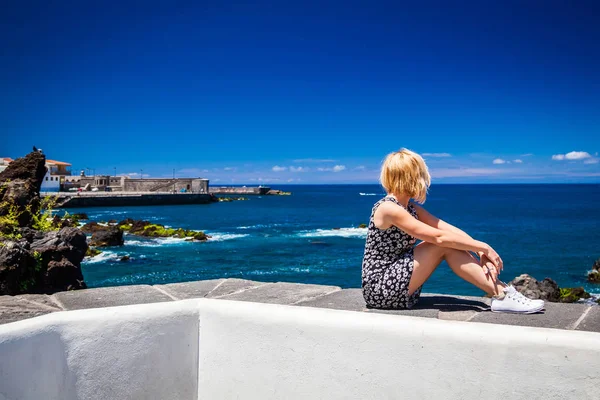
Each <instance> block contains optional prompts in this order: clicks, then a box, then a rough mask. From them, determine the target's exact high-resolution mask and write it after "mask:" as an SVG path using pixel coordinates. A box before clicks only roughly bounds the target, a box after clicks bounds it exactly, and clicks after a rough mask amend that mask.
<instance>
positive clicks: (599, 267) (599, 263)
mask: <svg viewBox="0 0 600 400" xmlns="http://www.w3.org/2000/svg"><path fill="white" fill-rule="evenodd" d="M588 281H590V282H592V283H600V258H599V259H597V260H596V262H594V265H592V269H591V271H590V272H588Z"/></svg>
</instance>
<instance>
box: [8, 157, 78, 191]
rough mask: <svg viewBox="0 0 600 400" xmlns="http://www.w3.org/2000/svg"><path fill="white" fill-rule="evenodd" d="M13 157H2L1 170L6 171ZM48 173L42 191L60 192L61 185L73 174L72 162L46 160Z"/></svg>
mask: <svg viewBox="0 0 600 400" xmlns="http://www.w3.org/2000/svg"><path fill="white" fill-rule="evenodd" d="M12 161H13V159H12V158H9V157H2V158H0V172H2V171H4V170H5V169H6V167H8V164H10V163H11V162H12ZM46 168H47V171H46V175H44V180H43V181H42V188H41V191H42V192H58V191H59V190H60V187H61V185H62V184H63V183H64V182H65V181H66V180H67V179H68V178H67V177H70V176H71V164H69V163H67V162H63V161H56V160H46Z"/></svg>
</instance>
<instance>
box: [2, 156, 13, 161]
mask: <svg viewBox="0 0 600 400" xmlns="http://www.w3.org/2000/svg"><path fill="white" fill-rule="evenodd" d="M2 159H3V160H4V161H8V162H13V161H14V160H13V159H12V158H10V157H2Z"/></svg>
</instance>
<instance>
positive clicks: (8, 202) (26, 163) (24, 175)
mask: <svg viewBox="0 0 600 400" xmlns="http://www.w3.org/2000/svg"><path fill="white" fill-rule="evenodd" d="M45 164H46V157H45V156H44V155H43V154H42V153H38V152H33V153H29V154H28V155H27V156H25V157H22V158H18V159H16V160H15V161H13V162H11V163H10V164H9V165H8V167H7V168H6V169H5V170H4V171H2V172H0V200H1V201H0V216H6V215H9V214H11V213H13V214H14V213H17V214H18V216H17V220H18V224H19V226H20V227H24V226H31V224H32V215H33V214H35V213H37V212H38V211H39V208H40V188H41V186H42V181H43V179H44V175H45V174H46V165H45ZM5 228H6V227H1V226H0V232H4V233H7V232H6V229H5Z"/></svg>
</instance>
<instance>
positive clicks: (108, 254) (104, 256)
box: [83, 251, 118, 264]
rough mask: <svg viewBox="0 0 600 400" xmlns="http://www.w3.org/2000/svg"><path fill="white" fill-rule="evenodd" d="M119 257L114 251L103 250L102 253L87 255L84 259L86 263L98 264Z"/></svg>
mask: <svg viewBox="0 0 600 400" xmlns="http://www.w3.org/2000/svg"><path fill="white" fill-rule="evenodd" d="M117 257H118V255H117V253H115V252H113V251H103V252H102V253H100V254H98V255H96V256H94V257H89V258H88V257H86V258H84V259H83V262H84V263H85V264H96V263H100V262H104V261H108V260H115V259H116V258H117Z"/></svg>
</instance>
